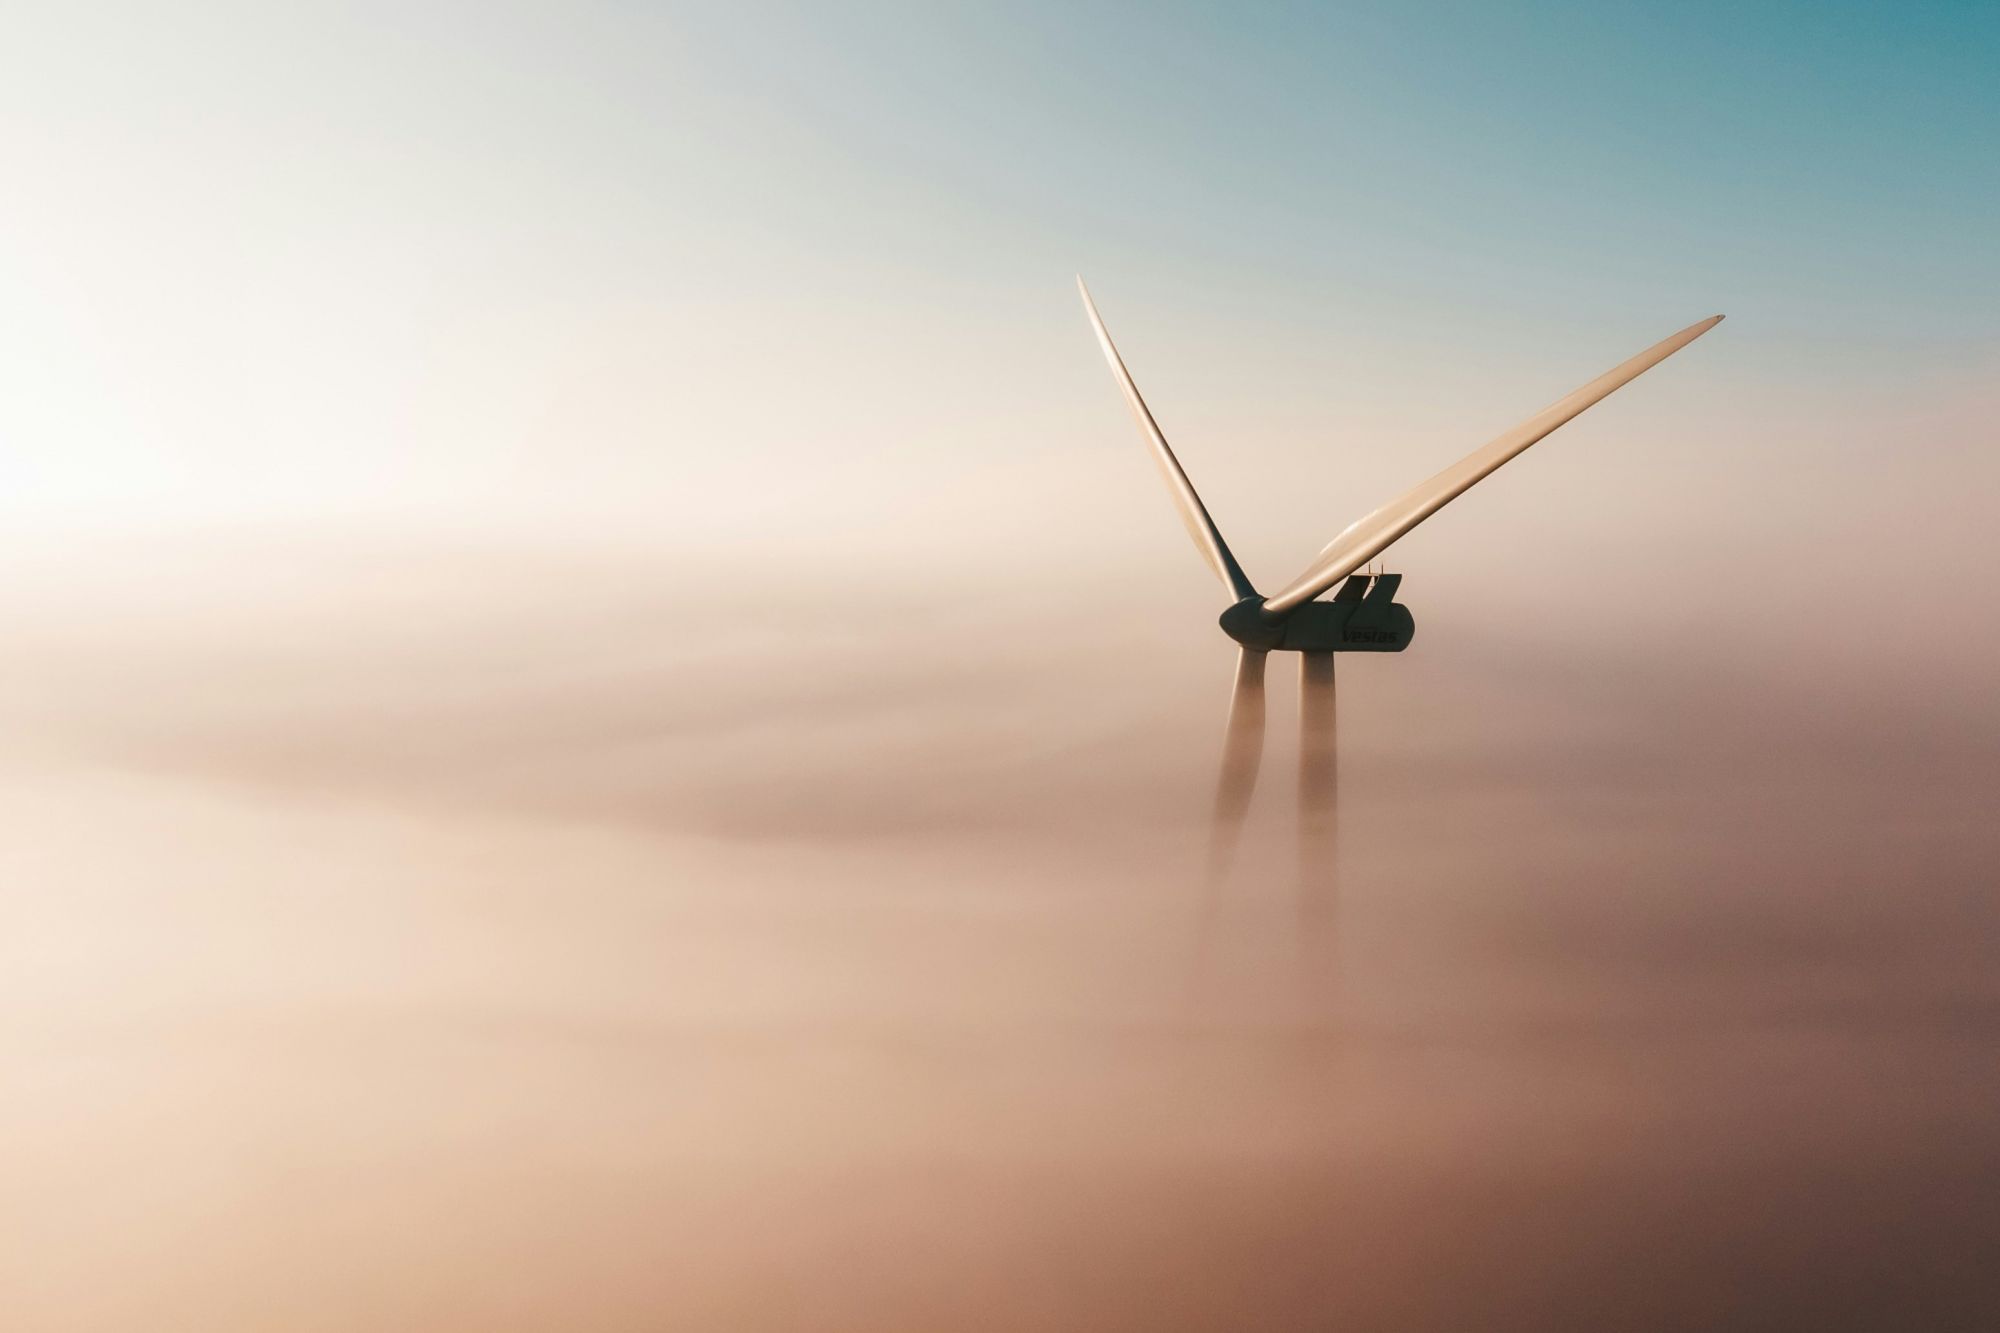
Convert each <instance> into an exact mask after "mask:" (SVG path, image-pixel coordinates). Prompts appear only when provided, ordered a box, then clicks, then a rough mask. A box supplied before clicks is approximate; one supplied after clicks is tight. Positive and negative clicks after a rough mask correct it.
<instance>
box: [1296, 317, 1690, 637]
mask: <svg viewBox="0 0 2000 1333" xmlns="http://www.w3.org/2000/svg"><path fill="white" fill-rule="evenodd" d="M1721 322H1722V316H1720V315H1716V316H1715V317H1714V318H1712V319H1705V320H1702V321H1701V322H1700V323H1699V324H1690V325H1689V326H1688V327H1686V328H1684V329H1682V330H1681V331H1680V332H1679V333H1676V334H1675V335H1674V336H1673V337H1671V338H1668V339H1666V340H1665V341H1663V342H1658V343H1655V344H1654V345H1653V346H1651V347H1649V348H1647V349H1646V350H1645V351H1643V352H1641V353H1639V355H1637V356H1635V357H1633V358H1632V359H1631V360H1630V361H1627V362H1625V363H1624V364H1623V365H1621V366H1618V367H1617V368H1616V369H1613V370H1608V371H1606V372H1605V373H1604V374H1602V375H1599V376H1598V377H1597V378H1596V379H1594V380H1592V381H1591V382H1590V383H1588V384H1586V385H1584V386H1583V387H1582V388H1581V389H1578V390H1577V391H1576V392H1575V393H1573V394H1571V395H1569V397H1567V398H1564V399H1562V400H1561V401H1559V402H1556V403H1554V404H1552V405H1551V406H1549V407H1547V408H1545V409H1544V410H1543V411H1541V412H1539V413H1537V414H1536V415H1534V416H1532V417H1530V418H1529V419H1528V420H1526V421H1524V422H1522V423H1521V424H1520V425H1518V426H1516V427H1515V428H1514V429H1513V430H1510V431H1508V432H1507V433H1506V434H1505V435H1502V436H1500V437H1499V438H1498V439H1495V440H1493V441H1491V442H1489V443H1487V444H1485V445H1483V446H1481V447H1480V448H1478V449H1476V450H1474V451H1473V452H1472V453H1470V454H1467V455H1466V456H1465V457H1464V458H1461V459H1460V460H1459V461H1458V462H1456V463H1454V464H1452V465H1451V466H1450V467H1448V468H1446V469H1445V470H1444V471H1442V472H1440V473H1438V474H1437V475H1436V476H1435V477H1432V478H1431V479H1430V480H1428V481H1426V482H1424V483H1422V484H1421V485H1419V486H1416V487H1413V488H1412V489H1410V490H1409V491H1406V492H1404V493H1403V494H1402V495H1399V496H1397V497H1396V498H1395V499H1393V500H1391V501H1389V503H1387V504H1385V505H1383V506H1382V507H1381V508H1380V509H1377V510H1376V511H1375V512H1374V513H1372V514H1369V515H1368V516H1367V517H1365V518H1362V519H1359V520H1357V521H1355V522H1354V523H1352V524H1350V525H1349V526H1348V527H1347V529H1346V530H1345V531H1343V532H1342V533H1341V534H1340V535H1339V536H1338V537H1335V538H1334V539H1333V541H1332V542H1330V543H1328V545H1327V547H1326V549H1325V550H1323V551H1321V552H1320V553H1319V558H1318V559H1316V560H1314V561H1313V563H1312V565H1311V567H1310V568H1308V569H1307V570H1306V572H1305V573H1303V574H1301V575H1299V576H1298V578H1296V579H1294V580H1293V581H1292V582H1291V583H1289V584H1287V585H1286V586H1285V587H1284V589H1283V590H1282V591H1280V592H1279V593H1278V594H1277V595H1276V596H1274V597H1272V598H1271V599H1270V601H1269V602H1268V603H1266V605H1267V606H1268V607H1269V609H1270V610H1272V611H1274V612H1282V611H1290V610H1292V609H1293V608H1295V607H1297V606H1299V605H1301V604H1302V603H1305V602H1309V601H1311V600H1312V599H1313V598H1315V597H1317V596H1319V595H1320V594H1321V593H1323V592H1325V591H1326V590H1327V589H1328V588H1331V587H1332V586H1333V585H1334V584H1336V583H1338V582H1340V581H1341V580H1342V579H1344V578H1346V577H1347V576H1348V575H1349V574H1352V573H1353V572H1354V571H1355V570H1357V569H1359V568H1361V566H1363V565H1365V564H1367V563H1368V562H1369V561H1370V560H1373V559H1374V558H1375V557H1376V556H1378V555H1380V554H1381V553H1382V552H1383V551H1384V550H1386V549H1387V548H1388V546H1389V545H1390V544H1391V543H1392V542H1394V541H1396V540H1397V539H1398V538H1400V537H1401V536H1402V535H1403V534H1404V533H1406V532H1408V531H1409V530H1410V529H1411V528H1414V527H1416V526H1417V524H1419V523H1421V522H1423V521H1424V520H1425V519H1427V518H1429V517H1430V516H1431V515H1432V514H1435V513H1436V512H1437V511H1438V510H1440V509H1442V508H1444V507H1445V505H1447V504H1449V503H1450V502H1451V501H1452V500H1453V499H1455V498H1457V497H1458V496H1460V495H1462V494H1464V493H1465V492H1466V491H1467V490H1469V489H1471V488H1472V486H1473V485H1474V484H1475V483H1476V482H1478V481H1479V480H1480V479H1481V478H1483V477H1485V476H1487V475H1488V474H1489V473H1491V472H1493V471H1494V470H1495V469H1497V468H1498V467H1499V466H1500V465H1501V464H1502V463H1505V462H1506V461H1507V460H1508V459H1510V458H1512V457H1514V456H1515V455H1516V454H1518V453H1520V452H1521V451H1522V450H1524V449H1526V448H1527V447H1528V446H1529V445H1531V444H1533V443H1534V442H1535V441H1537V440H1539V439H1541V438H1542V437H1543V436H1545V435H1547V434H1548V433H1549V432H1551V431H1553V430H1555V429H1556V427H1558V426H1560V425H1562V424H1563V423H1564V422H1566V421H1568V420H1569V419H1570V418H1572V417H1574V416H1576V415H1577V414H1578V413H1580V412H1582V411H1583V410H1584V409H1585V408H1587V407H1589V406H1591V405H1592V404H1593V403H1596V402H1599V401H1601V400H1602V399H1604V398H1607V397H1609V396H1610V395H1611V394H1612V393H1613V392H1614V391H1616V390H1618V389H1620V388H1623V387H1624V386H1625V385H1627V384H1630V383H1631V382H1632V381H1633V380H1635V379H1637V378H1639V376H1641V375H1643V374H1645V373H1646V372H1647V371H1649V370H1651V369H1652V368H1653V367H1654V366H1657V365H1659V364H1660V362H1662V361H1664V360H1666V359H1667V358H1668V357H1670V356H1672V355H1673V354H1674V353H1675V352H1678V351H1680V350H1681V348H1683V347H1686V346H1687V345H1688V344H1689V343H1691V342H1693V341H1694V340H1695V339H1696V338H1699V337H1700V336H1701V335H1702V334H1704V333H1707V332H1708V331H1709V330H1710V329H1712V328H1714V327H1715V326H1716V325H1717V324H1720V323H1721Z"/></svg>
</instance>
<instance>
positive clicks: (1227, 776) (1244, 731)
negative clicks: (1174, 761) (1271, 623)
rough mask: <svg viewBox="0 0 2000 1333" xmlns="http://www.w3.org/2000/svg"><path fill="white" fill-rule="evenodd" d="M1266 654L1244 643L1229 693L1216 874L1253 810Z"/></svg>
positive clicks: (1213, 858)
mask: <svg viewBox="0 0 2000 1333" xmlns="http://www.w3.org/2000/svg"><path fill="white" fill-rule="evenodd" d="M1264 658H1265V654H1264V653H1263V652H1262V651H1260V650H1258V649H1256V648H1245V649H1243V650H1242V651H1241V652H1240V653H1238V654H1237V658H1236V687H1235V691H1234V692H1233V693H1232V694H1231V695H1230V696H1229V727H1228V730H1227V732H1225V733H1224V736H1223V741H1222V766H1221V769H1220V770H1219V772H1218V774H1217V776H1216V783H1215V827H1214V830H1213V833H1212V835H1211V836H1212V838H1213V841H1212V842H1211V844H1210V848H1209V852H1210V868H1211V871H1212V873H1213V874H1219V873H1220V872H1221V870H1222V868H1223V867H1224V866H1226V865H1228V863H1229V858H1230V855H1231V853H1233V852H1234V850H1235V848H1236V839H1237V835H1238V834H1239V833H1240V832H1241V831H1242V828H1243V817H1244V815H1245V814H1247V813H1248V812H1249V810H1250V795H1251V793H1252V792H1254V791H1255V790H1256V788H1257V766H1258V763H1259V762H1260V761H1261V760H1262V759H1263V756H1264Z"/></svg>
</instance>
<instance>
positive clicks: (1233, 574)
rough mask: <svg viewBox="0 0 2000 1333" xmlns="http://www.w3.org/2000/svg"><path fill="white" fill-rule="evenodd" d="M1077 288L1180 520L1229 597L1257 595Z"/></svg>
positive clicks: (1079, 284) (1086, 298)
mask: <svg viewBox="0 0 2000 1333" xmlns="http://www.w3.org/2000/svg"><path fill="white" fill-rule="evenodd" d="M1076 289H1077V291H1078V292H1080V293H1082V295H1083V308H1084V311H1085V312H1086V313H1088V314H1089V316H1090V327H1091V328H1093V329H1095V330H1096V331H1097V341H1098V344H1099V345H1100V346H1102V347H1103V348H1104V359H1105V360H1106V361H1108V362H1110V363H1111V373H1112V374H1113V375H1114V376H1116V377H1117V379H1118V387H1119V388H1121V389H1123V390H1124V391H1125V401H1126V402H1127V403H1128V404H1130V405H1131V408H1132V416H1133V418H1134V419H1135V420H1136V421H1137V422H1138V423H1139V429H1140V431H1142V432H1143V433H1144V434H1145V436H1146V440H1147V442H1148V443H1150V444H1151V445H1152V446H1153V459H1154V461H1155V462H1157V463H1158V464H1159V465H1160V472H1161V474H1162V475H1164V476H1165V477H1166V479H1167V489H1168V490H1169V491H1171V492H1172V493H1173V497H1174V503H1175V504H1176V505H1177V506H1179V507H1180V511H1181V521H1182V522H1183V523H1185V524H1187V530H1188V536H1190V537H1192V538H1194V544H1195V546H1196V547H1197V548H1199V549H1200V551H1201V554H1202V558H1203V559H1204V560H1206V561H1208V563H1209V566H1210V567H1211V568H1212V569H1214V570H1215V573H1216V576H1217V577H1218V578H1220V579H1221V580H1222V582H1223V583H1224V585H1226V586H1227V587H1228V589H1229V593H1230V596H1232V597H1234V598H1235V599H1236V600H1237V601H1239V602H1240V601H1242V600H1243V599H1244V598H1246V597H1255V596H1256V595H1257V590H1256V589H1255V588H1253V587H1251V586H1250V580H1249V579H1248V578H1245V577H1244V574H1243V568H1242V566H1240V565H1238V564H1237V563H1236V557H1235V556H1233V555H1231V554H1230V553H1229V547H1228V545H1227V544H1226V543H1225V542H1224V541H1223V540H1222V534H1221V533H1220V532H1218V531H1217V530H1216V527H1215V520H1214V519H1212V518H1210V517H1209V516H1208V510H1207V508H1206V507H1205V506H1204V505H1203V504H1202V502H1201V497H1200V496H1199V495H1197V494H1195V490H1194V483H1193V482H1191V481H1189V480H1188V477H1187V473H1186V472H1183V471H1182V470H1181V464H1180V460H1179V459H1178V458H1175V457H1174V451H1173V450H1172V449H1171V448H1170V447H1169V446H1168V444H1167V437H1166V436H1165V435H1164V434H1162V433H1161V432H1160V424H1159V423H1158V422H1157V421H1155V420H1153V414H1152V412H1151V411H1150V410H1148V409H1147V407H1146V400H1145V399H1143V398H1141V397H1140V396H1139V386H1138V385H1136V384H1134V383H1133V382H1132V374H1131V372H1130V371H1128V370H1126V369H1125V362H1124V361H1123V360H1122V359H1120V357H1119V355H1118V349H1117V348H1116V347H1115V346H1113V345H1112V342H1111V335H1110V333H1108V332H1107V331H1106V330H1105V327H1104V321H1103V320H1102V319H1101V318H1099V317H1098V314H1097V306H1096V304H1095V303H1094V302H1093V301H1092V300H1091V299H1090V289H1089V288H1088V287H1086V286H1084V285H1083V279H1082V278H1081V277H1079V278H1078V279H1077V280H1076Z"/></svg>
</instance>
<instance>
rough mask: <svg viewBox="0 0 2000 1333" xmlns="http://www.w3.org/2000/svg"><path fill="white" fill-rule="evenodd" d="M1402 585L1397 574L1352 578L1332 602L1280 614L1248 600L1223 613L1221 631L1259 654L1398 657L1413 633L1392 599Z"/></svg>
mask: <svg viewBox="0 0 2000 1333" xmlns="http://www.w3.org/2000/svg"><path fill="white" fill-rule="evenodd" d="M1402 581H1403V576H1402V575H1401V574H1383V575H1381V576H1379V577H1376V578H1370V577H1369V576H1368V575H1366V574H1355V575H1353V576H1351V577H1350V578H1349V579H1348V580H1347V581H1346V582H1345V583H1343V584H1341V585H1340V591H1339V592H1337V593H1335V594H1334V595H1333V600H1332V601H1329V602H1306V603H1304V604H1303V605H1300V606H1297V607H1294V608H1293V609H1292V610H1291V611H1289V612H1287V613H1285V614H1282V615H1281V614H1277V613H1274V612H1271V611H1269V610H1266V609H1265V605H1264V602H1263V600H1262V599H1261V598H1257V597H1246V598H1244V599H1243V600H1242V601H1240V602H1238V603H1236V605H1234V606H1232V607H1230V608H1229V609H1228V610H1227V611H1224V612H1223V613H1222V619H1221V622H1220V623H1221V625H1222V632H1223V633H1224V634H1227V635H1228V636H1229V637H1230V638H1232V639H1234V640H1236V642H1238V643H1240V644H1242V645H1243V646H1244V647H1245V648H1254V649H1258V650H1260V651H1263V652H1281V653H1282V652H1291V653H1400V652H1402V651H1403V650H1404V649H1405V648H1407V647H1409V646H1410V640H1411V639H1412V638H1413V637H1415V635H1416V632H1417V622H1416V618H1415V617H1414V616H1412V615H1411V614H1410V608H1409V607H1407V606H1404V605H1403V604H1402V603H1401V602H1398V601H1397V600H1395V598H1396V588H1397V585H1399V584H1400V583H1402ZM1371 585H1372V586H1371Z"/></svg>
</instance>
